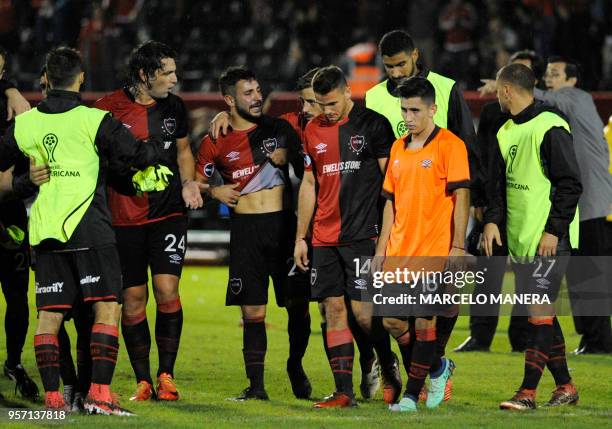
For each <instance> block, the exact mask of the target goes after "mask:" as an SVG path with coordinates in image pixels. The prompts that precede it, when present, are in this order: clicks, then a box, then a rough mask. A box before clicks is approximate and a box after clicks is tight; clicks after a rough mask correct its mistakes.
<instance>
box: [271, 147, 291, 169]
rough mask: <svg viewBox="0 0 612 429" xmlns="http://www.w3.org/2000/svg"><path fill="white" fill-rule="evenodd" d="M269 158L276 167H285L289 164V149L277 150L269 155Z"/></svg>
mask: <svg viewBox="0 0 612 429" xmlns="http://www.w3.org/2000/svg"><path fill="white" fill-rule="evenodd" d="M268 158H269V159H270V161H271V162H272V164H274V165H277V166H280V165H285V164H286V163H287V149H281V148H279V149H276V150H275V151H274V152H272V153H271V154H269V155H268Z"/></svg>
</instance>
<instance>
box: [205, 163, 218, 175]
mask: <svg viewBox="0 0 612 429" xmlns="http://www.w3.org/2000/svg"><path fill="white" fill-rule="evenodd" d="M203 170H204V176H206V177H212V175H213V173H214V172H215V164H213V163H212V162H209V163H208V164H206V165H204V169H203Z"/></svg>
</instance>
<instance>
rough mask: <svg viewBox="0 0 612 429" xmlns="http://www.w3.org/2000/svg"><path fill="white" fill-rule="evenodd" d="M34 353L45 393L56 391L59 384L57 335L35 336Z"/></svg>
mask: <svg viewBox="0 0 612 429" xmlns="http://www.w3.org/2000/svg"><path fill="white" fill-rule="evenodd" d="M34 351H35V353H36V365H37V366H38V371H39V372H40V378H41V380H42V384H43V388H44V389H45V392H56V391H58V390H59V384H60V369H59V344H58V342H57V335H53V334H40V335H35V336H34Z"/></svg>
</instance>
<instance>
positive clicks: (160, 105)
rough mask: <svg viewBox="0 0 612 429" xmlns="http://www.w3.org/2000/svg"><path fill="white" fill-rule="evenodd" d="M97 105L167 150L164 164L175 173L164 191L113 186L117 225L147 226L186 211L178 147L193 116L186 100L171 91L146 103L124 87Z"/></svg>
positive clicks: (111, 199) (137, 134) (111, 201)
mask: <svg viewBox="0 0 612 429" xmlns="http://www.w3.org/2000/svg"><path fill="white" fill-rule="evenodd" d="M94 107H97V108H98V109H102V110H107V111H109V112H111V113H112V114H113V116H114V117H115V118H117V119H118V120H119V121H121V122H122V123H123V125H124V126H125V127H126V128H128V129H129V130H130V132H131V133H132V135H134V137H135V138H136V139H138V140H143V141H147V142H148V143H150V144H156V145H158V147H160V148H161V149H163V153H164V158H163V160H162V162H161V163H162V164H163V165H165V166H166V167H168V168H169V169H170V170H171V171H172V173H174V174H173V176H172V177H171V179H170V183H169V185H168V187H167V188H166V189H165V190H164V191H162V192H152V193H150V194H148V193H147V194H144V195H142V196H127V195H123V194H120V193H118V192H117V191H115V190H114V189H112V188H111V187H109V188H108V203H109V207H110V209H111V213H112V218H113V225H116V226H128V225H143V224H146V223H150V222H156V221H159V220H162V219H165V218H167V217H170V216H176V215H182V214H185V204H184V203H183V198H182V194H181V177H180V173H179V168H178V162H177V146H176V140H177V139H180V138H184V137H187V135H188V133H189V117H188V113H187V109H186V108H185V105H184V103H183V100H181V98H180V97H178V96H176V95H174V94H169V95H168V97H167V98H161V99H156V100H155V102H154V103H152V104H149V105H146V106H145V105H142V104H139V103H137V102H136V101H135V100H134V97H133V95H132V94H131V93H130V91H129V90H128V89H127V88H123V89H120V90H117V91H115V92H113V93H111V94H109V95H107V96H105V97H103V98H101V99H99V100H98V101H96V103H95V105H94ZM126 174H128V172H126ZM129 175H133V172H131V173H129Z"/></svg>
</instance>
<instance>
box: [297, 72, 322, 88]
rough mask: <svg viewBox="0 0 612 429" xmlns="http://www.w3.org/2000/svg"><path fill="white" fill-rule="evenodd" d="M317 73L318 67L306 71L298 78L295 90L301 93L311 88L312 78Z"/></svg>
mask: <svg viewBox="0 0 612 429" xmlns="http://www.w3.org/2000/svg"><path fill="white" fill-rule="evenodd" d="M318 71H319V67H315V68H313V69H312V70H309V71H307V72H306V73H305V74H303V75H302V76H300V77H299V78H298V80H297V90H298V91H301V90H303V89H306V88H311V87H312V78H313V77H314V76H315V74H317V72H318Z"/></svg>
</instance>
